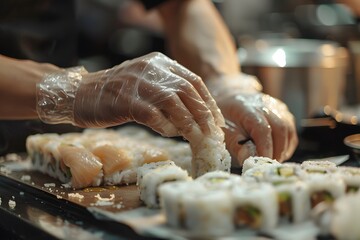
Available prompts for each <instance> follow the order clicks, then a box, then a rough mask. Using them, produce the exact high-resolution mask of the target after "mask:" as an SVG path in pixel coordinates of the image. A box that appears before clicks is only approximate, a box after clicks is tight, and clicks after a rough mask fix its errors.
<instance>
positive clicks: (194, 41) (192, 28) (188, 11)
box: [159, 0, 240, 80]
mask: <svg viewBox="0 0 360 240" xmlns="http://www.w3.org/2000/svg"><path fill="white" fill-rule="evenodd" d="M159 12H160V15H161V16H162V18H163V19H164V27H165V33H166V37H167V38H168V43H169V48H170V51H171V54H172V57H174V58H175V59H176V60H178V61H179V62H180V63H181V64H183V65H185V66H186V67H187V68H189V69H190V70H192V71H194V72H195V73H197V74H198V75H200V76H201V77H202V78H203V79H204V80H207V79H211V78H215V77H219V76H222V75H231V74H237V73H239V71H240V65H239V62H238V60H237V57H236V48H235V44H234V41H233V39H232V37H231V34H230V33H229V31H228V29H227V27H226V25H225V23H224V22H223V20H222V18H221V16H220V15H219V13H218V12H217V10H216V8H215V7H214V6H213V4H212V3H211V1H208V0H185V1H184V0H180V1H170V2H169V3H167V4H164V5H163V6H161V7H160V9H159Z"/></svg>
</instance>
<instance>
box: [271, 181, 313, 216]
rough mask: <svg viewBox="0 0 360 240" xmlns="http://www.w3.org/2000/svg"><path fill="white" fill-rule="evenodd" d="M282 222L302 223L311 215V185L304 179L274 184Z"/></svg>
mask: <svg viewBox="0 0 360 240" xmlns="http://www.w3.org/2000/svg"><path fill="white" fill-rule="evenodd" d="M274 188H275V190H276V193H277V199H278V205H279V217H280V221H281V222H287V223H300V222H304V221H306V220H307V219H308V218H309V216H310V200H309V186H308V185H307V184H306V183H304V182H302V181H295V182H285V183H281V184H277V185H274Z"/></svg>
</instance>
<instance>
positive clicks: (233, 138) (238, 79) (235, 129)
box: [207, 74, 298, 164]
mask: <svg viewBox="0 0 360 240" xmlns="http://www.w3.org/2000/svg"><path fill="white" fill-rule="evenodd" d="M207 86H208V88H209V90H210V92H211V93H212V94H213V96H214V98H215V100H216V102H217V104H218V106H219V107H220V109H221V111H222V114H223V115H224V117H225V121H226V128H225V129H224V132H225V140H226V145H227V148H228V150H229V152H230V154H231V155H232V157H233V158H236V159H237V160H238V163H239V164H242V162H243V161H244V160H245V159H246V158H248V157H249V156H254V155H258V156H265V157H270V158H273V159H276V160H278V161H280V162H282V161H285V160H287V159H289V158H290V157H291V156H292V154H293V153H294V151H295V149H296V147H297V144H298V137H297V132H296V126H295V120H294V116H293V115H292V114H291V113H290V112H289V110H288V108H287V106H286V105H285V104H284V103H283V102H281V101H280V100H278V99H275V98H273V97H271V96H269V95H266V94H264V93H261V89H262V87H261V85H260V84H259V82H258V81H257V79H256V78H255V77H253V76H250V75H245V74H240V75H237V76H234V77H233V78H227V79H221V80H219V79H216V80H212V81H208V82H207Z"/></svg>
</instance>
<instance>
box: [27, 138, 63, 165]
mask: <svg viewBox="0 0 360 240" xmlns="http://www.w3.org/2000/svg"><path fill="white" fill-rule="evenodd" d="M58 139H59V135H58V134H56V133H47V134H35V135H30V136H28V137H27V138H26V151H27V154H28V155H29V157H30V159H31V162H32V163H33V166H34V168H35V169H38V168H41V167H42V166H43V165H44V164H43V162H42V161H43V150H42V149H43V146H44V145H46V144H47V143H48V142H49V141H50V140H58Z"/></svg>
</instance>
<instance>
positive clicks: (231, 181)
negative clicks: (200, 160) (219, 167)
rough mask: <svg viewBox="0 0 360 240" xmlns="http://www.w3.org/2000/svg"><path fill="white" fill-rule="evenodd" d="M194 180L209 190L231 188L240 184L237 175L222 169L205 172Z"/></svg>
mask: <svg viewBox="0 0 360 240" xmlns="http://www.w3.org/2000/svg"><path fill="white" fill-rule="evenodd" d="M195 181H197V182H200V183H201V184H203V185H204V186H205V188H206V189H209V190H221V189H223V190H225V189H231V188H232V187H234V186H235V185H240V184H241V183H242V179H241V177H240V176H239V175H236V174H231V173H228V172H224V171H213V172H208V173H205V174H204V175H202V176H200V177H198V178H197V179H196V180H195Z"/></svg>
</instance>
